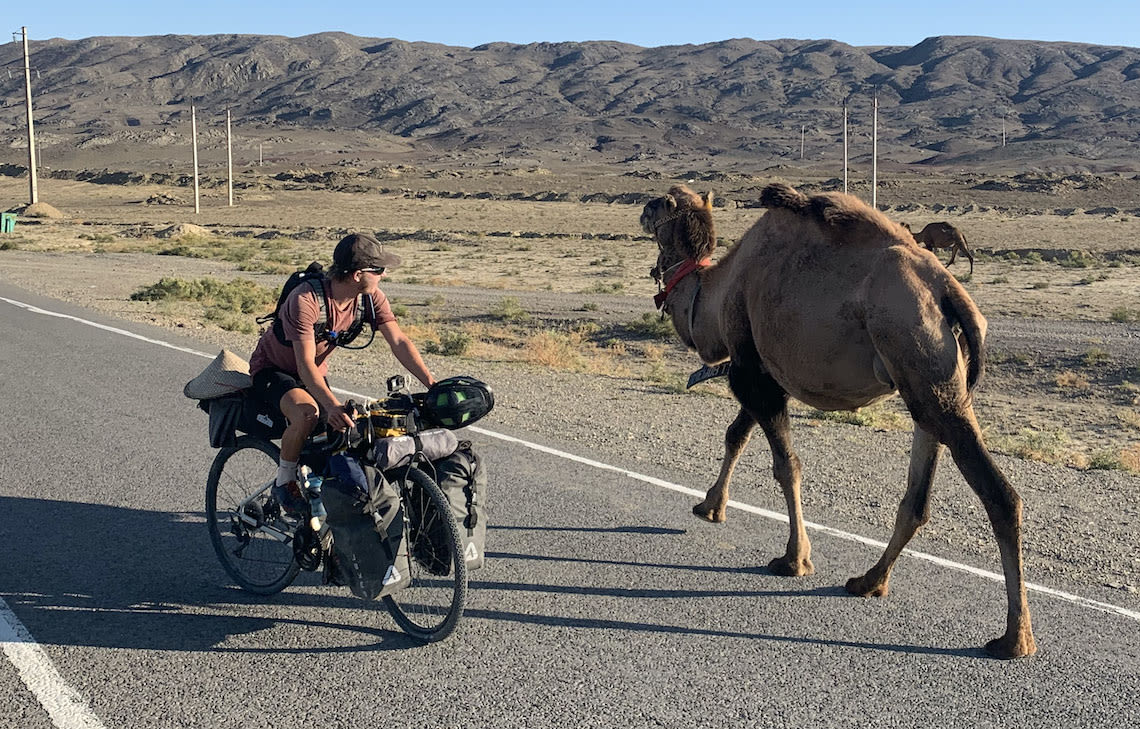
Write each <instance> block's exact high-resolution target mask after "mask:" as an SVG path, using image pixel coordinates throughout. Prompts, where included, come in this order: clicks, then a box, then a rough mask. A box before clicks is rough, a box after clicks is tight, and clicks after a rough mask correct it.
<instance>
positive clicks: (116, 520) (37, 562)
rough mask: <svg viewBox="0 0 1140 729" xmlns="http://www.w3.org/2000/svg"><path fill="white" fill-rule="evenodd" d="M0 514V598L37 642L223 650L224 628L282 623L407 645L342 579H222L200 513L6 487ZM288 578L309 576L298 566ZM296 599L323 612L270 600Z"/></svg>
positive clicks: (244, 630) (237, 630)
mask: <svg viewBox="0 0 1140 729" xmlns="http://www.w3.org/2000/svg"><path fill="white" fill-rule="evenodd" d="M0 514H3V516H4V525H5V526H4V529H3V539H4V542H5V545H6V547H7V550H6V551H7V554H8V555H10V556H9V558H8V560H7V564H5V565H4V567H3V569H2V570H0V596H2V597H3V598H4V600H5V601H6V602H7V603H8V606H9V607H10V608H11V609H12V610H13V611H14V612H15V613H16V616H17V617H18V618H19V619H20V621H21V622H23V623H24V625H25V626H26V627H27V628H28V630H29V631H30V632H31V633H32V635H33V636H34V637H35V639H36V641H38V642H39V643H42V644H45V645H75V646H96V647H107V648H129V649H147V650H167V651H212V650H226V648H219V646H222V645H223V644H225V643H226V642H227V641H228V640H231V639H232V638H234V637H235V636H241V635H247V634H251V633H256V632H258V631H264V630H267V629H269V628H274V627H276V626H280V625H283V624H287V623H295V624H299V625H304V626H312V627H317V628H331V629H338V630H346V631H354V632H360V633H364V634H370V635H373V636H375V638H376V639H377V642H376V643H373V644H370V645H364V646H356V645H353V646H344V647H339V648H338V649H337V650H375V649H385V650H396V649H402V648H409V647H414V646H418V645H419V643H417V642H416V641H414V640H412V639H411V638H409V637H408V636H406V635H405V634H404V633H403V632H401V631H399V630H398V629H397V628H396V627H395V624H394V623H392V622H391V619H390V618H389V617H388V615H387V613H386V612H385V611H384V609H383V606H382V605H380V604H379V603H377V604H376V605H375V607H370V608H368V611H378V614H376V615H367V614H366V613H365V612H364V611H362V610H360V608H361V607H362V605H361V601H360V600H358V599H357V598H355V597H353V596H352V595H350V594H349V593H348V592H347V590H346V589H345V588H325V589H324V590H322V591H321V592H320V593H318V594H309V595H306V594H304V593H300V592H298V593H295V594H293V593H290V592H288V591H286V592H285V593H282V594H280V595H276V596H272V597H261V596H258V595H252V594H249V593H245V592H243V591H241V590H240V589H238V588H236V587H233V586H231V585H230V583H229V579H228V577H227V576H226V574H225V572H224V571H223V570H222V568H221V566H220V565H219V563H218V560H217V557H216V556H215V555H214V551H213V549H212V548H211V546H210V539H209V536H208V533H207V530H206V526H205V519H204V516H203V515H200V514H184V513H172V512H162V511H144V510H141V509H128V508H122V507H114V506H104V505H99V504H84V503H76V502H68V501H48V500H44V499H28V498H13V497H0ZM294 584H295V585H298V586H309V587H311V586H314V585H319V584H320V582H319V578H318V577H317V576H316V574H313V573H302V574H301V575H300V576H299V577H298V579H297V582H296V583H294ZM294 596H297V597H302V598H303V599H302V600H294V599H292V598H294ZM301 603H304V604H311V605H313V606H314V607H316V608H318V609H319V608H327V612H326V613H325V614H324V615H322V617H321V618H319V619H317V620H306V619H304V618H300V617H296V616H282V615H281V610H280V606H281V605H283V604H284V605H292V604H301ZM343 609H348V610H354V611H355V612H353V613H352V614H348V615H345V621H344V622H343V623H339V622H336V621H335V620H330V619H329V617H330V614H338V615H343V613H338V611H339V610H343ZM258 613H262V614H258ZM376 626H381V627H376ZM384 626H391V629H389V630H386V629H384ZM266 649H267V650H270V651H272V650H276V648H275V647H274V646H272V645H270V646H266Z"/></svg>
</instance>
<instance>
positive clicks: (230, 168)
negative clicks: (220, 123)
mask: <svg viewBox="0 0 1140 729" xmlns="http://www.w3.org/2000/svg"><path fill="white" fill-rule="evenodd" d="M226 171H227V174H228V179H229V185H228V186H229V193H230V207H231V208H232V207H233V206H234V148H233V143H232V142H231V139H230V110H229V109H226Z"/></svg>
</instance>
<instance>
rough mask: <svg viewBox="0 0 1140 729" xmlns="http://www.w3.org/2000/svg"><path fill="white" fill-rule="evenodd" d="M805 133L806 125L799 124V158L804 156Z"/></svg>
mask: <svg viewBox="0 0 1140 729" xmlns="http://www.w3.org/2000/svg"><path fill="white" fill-rule="evenodd" d="M806 133H807V125H806V124H800V159H803V158H804V135H805V134H806Z"/></svg>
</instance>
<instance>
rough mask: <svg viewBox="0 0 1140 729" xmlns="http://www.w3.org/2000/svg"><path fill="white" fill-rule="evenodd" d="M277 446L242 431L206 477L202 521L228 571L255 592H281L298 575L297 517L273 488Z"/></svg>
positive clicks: (235, 579)
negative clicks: (279, 500)
mask: <svg viewBox="0 0 1140 729" xmlns="http://www.w3.org/2000/svg"><path fill="white" fill-rule="evenodd" d="M279 456H280V449H278V448H277V446H275V445H273V444H272V443H270V442H268V441H264V440H261V439H260V438H255V437H253V436H249V435H243V436H241V437H240V438H238V439H237V442H236V443H235V444H234V445H233V446H231V447H228V448H222V449H221V450H220V451H218V455H217V457H216V458H214V465H213V466H212V467H211V468H210V477H209V479H208V480H207V481H206V524H207V526H208V527H209V529H210V541H211V542H212V543H213V545H214V551H215V552H216V553H217V555H218V559H219V560H221V562H222V567H224V568H225V570H226V573H227V574H228V575H229V576H230V577H232V578H233V580H234V582H236V583H237V584H238V585H239V586H241V587H242V588H243V589H245V590H248V591H250V592H253V593H256V594H258V595H273V594H275V593H278V592H281V591H282V590H284V589H285V588H286V587H288V586H289V585H290V584H292V583H293V580H294V579H296V577H297V572H298V570H299V569H300V566H299V565H298V564H297V560H296V559H295V558H294V557H293V535H294V533H295V532H296V529H297V524H296V522H295V520H291V519H288V518H286V517H285V515H284V513H283V511H282V509H281V507H280V505H278V503H277V500H276V499H274V498H273V494H272V491H271V490H270V489H271V487H272V486H273V481H274V478H275V477H276V475H277V460H278V458H279Z"/></svg>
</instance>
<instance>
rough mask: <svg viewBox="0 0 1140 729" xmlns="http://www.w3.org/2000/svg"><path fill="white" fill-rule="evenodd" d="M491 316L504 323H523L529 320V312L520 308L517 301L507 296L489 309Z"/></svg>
mask: <svg viewBox="0 0 1140 729" xmlns="http://www.w3.org/2000/svg"><path fill="white" fill-rule="evenodd" d="M490 314H491V316H493V317H495V318H496V319H502V320H504V321H513V322H523V321H529V320H530V312H529V311H527V310H526V309H524V308H523V307H522V304H520V303H519V300H518V299H516V298H515V297H513V296H508V297H506V298H504V299H502V300H500V301H499V303H497V304H495V306H493V307H492V308H491V311H490Z"/></svg>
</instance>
